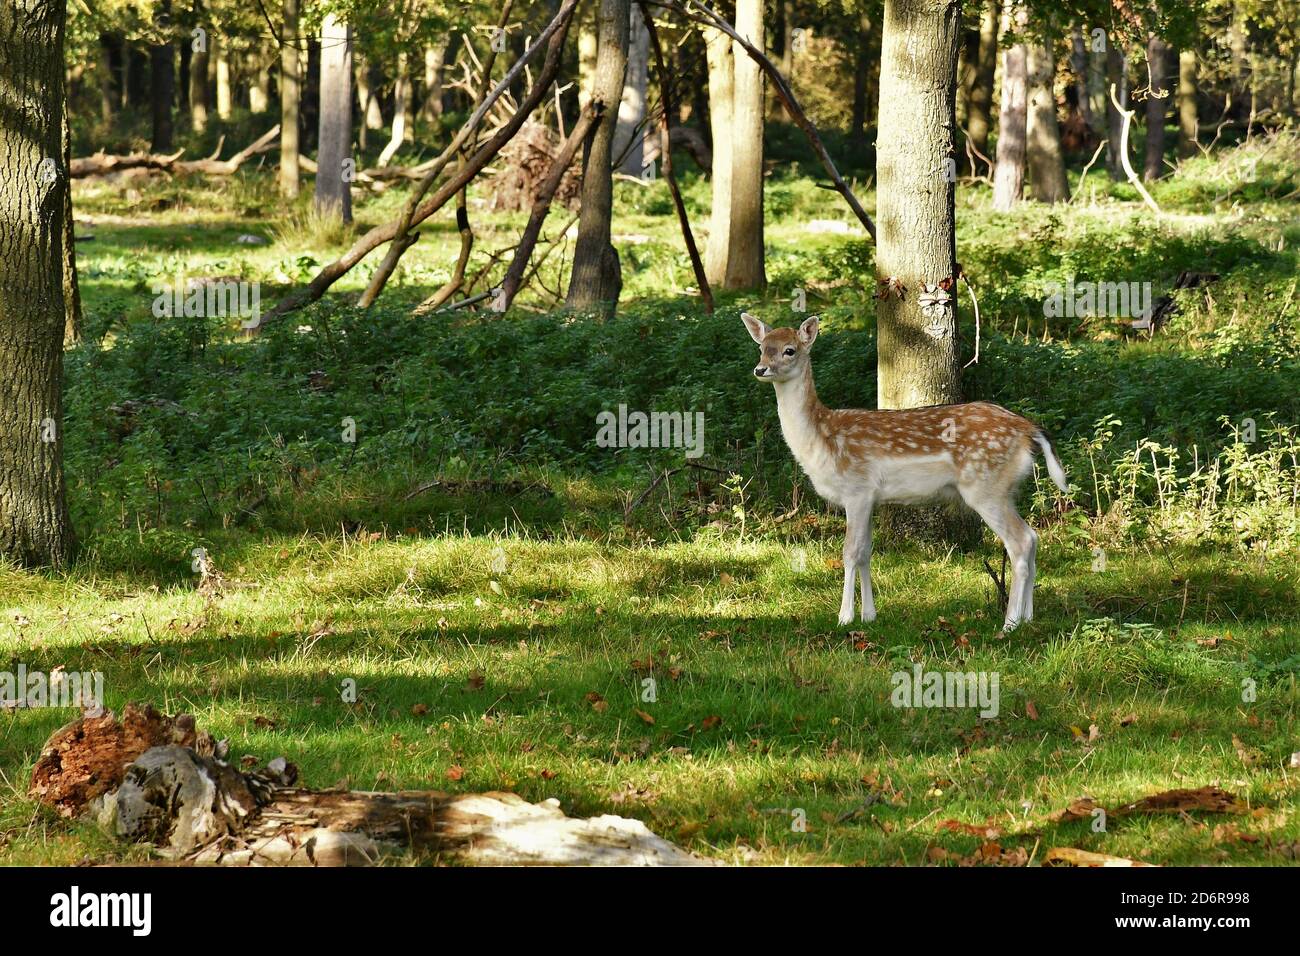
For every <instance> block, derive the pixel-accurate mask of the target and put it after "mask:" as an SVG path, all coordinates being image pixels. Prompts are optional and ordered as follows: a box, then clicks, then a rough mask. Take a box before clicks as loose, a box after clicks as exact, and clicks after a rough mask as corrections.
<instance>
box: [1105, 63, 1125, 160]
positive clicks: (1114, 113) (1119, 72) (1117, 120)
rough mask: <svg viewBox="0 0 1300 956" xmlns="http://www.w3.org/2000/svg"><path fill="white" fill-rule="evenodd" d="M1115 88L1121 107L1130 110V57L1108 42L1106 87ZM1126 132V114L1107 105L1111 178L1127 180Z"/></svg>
mask: <svg viewBox="0 0 1300 956" xmlns="http://www.w3.org/2000/svg"><path fill="white" fill-rule="evenodd" d="M1112 85H1113V86H1114V87H1115V95H1116V98H1117V99H1118V100H1119V102H1120V105H1121V106H1123V107H1124V108H1125V109H1127V108H1128V57H1127V56H1125V55H1124V53H1123V52H1122V51H1121V50H1120V49H1119V47H1117V46H1115V43H1114V41H1113V40H1110V39H1108V40H1107V46H1106V87H1107V89H1109V88H1110V87H1111V86H1112ZM1123 132H1124V114H1123V113H1121V112H1120V111H1119V110H1117V109H1115V104H1114V103H1110V102H1107V104H1106V171H1107V172H1109V173H1110V178H1111V179H1115V180H1120V179H1125V178H1126V175H1125V173H1124V157H1123V154H1122V152H1121V150H1120V145H1119V144H1120V137H1121V136H1122V135H1123Z"/></svg>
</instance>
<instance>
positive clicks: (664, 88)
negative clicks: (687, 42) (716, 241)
mask: <svg viewBox="0 0 1300 956" xmlns="http://www.w3.org/2000/svg"><path fill="white" fill-rule="evenodd" d="M638 5H639V6H640V8H641V19H642V20H644V21H645V26H646V33H648V34H649V35H650V48H651V49H652V50H653V51H654V55H655V70H656V72H657V73H658V74H659V91H660V96H661V97H662V98H663V109H661V110H660V111H659V140H660V144H661V145H660V149H659V152H660V154H661V158H662V160H663V170H664V179H665V180H666V181H667V182H668V192H669V193H671V194H672V197H673V207H674V208H675V209H676V210H677V221H678V223H680V224H681V227H682V241H683V242H685V243H686V253H687V255H689V256H690V257H691V271H693V272H694V273H695V286H696V288H698V289H699V290H700V298H702V299H703V300H704V311H705V312H706V313H708V314H709V315H712V314H713V290H712V289H711V288H710V287H709V277H708V276H707V275H706V274H705V271H704V263H703V262H702V261H701V260H700V250H699V248H698V247H697V246H696V245H695V235H694V233H692V232H691V220H690V217H689V216H687V214H686V204H685V203H684V202H683V201H682V191H681V190H680V189H678V188H677V176H676V175H675V174H674V173H673V141H672V127H671V126H670V124H669V121H668V118H669V117H670V116H672V115H673V113H675V112H676V111H675V110H674V109H673V99H672V81H671V80H670V79H669V77H668V69H667V67H665V66H664V51H663V47H662V46H660V44H659V31H658V30H657V29H656V28H655V21H654V17H652V16H651V15H650V8H649V7H648V6H647V5H646V4H645V3H641V2H640V0H638Z"/></svg>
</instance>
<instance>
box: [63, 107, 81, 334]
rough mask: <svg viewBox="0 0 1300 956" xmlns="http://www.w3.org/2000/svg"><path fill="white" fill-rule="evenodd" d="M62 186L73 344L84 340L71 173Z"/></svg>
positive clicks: (67, 164) (66, 139)
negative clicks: (82, 335)
mask: <svg viewBox="0 0 1300 956" xmlns="http://www.w3.org/2000/svg"><path fill="white" fill-rule="evenodd" d="M61 125H62V127H63V129H62V137H63V171H64V172H65V173H70V172H71V169H72V126H71V124H70V123H69V122H68V104H67V102H66V101H65V102H64V104H63V122H62V124H61ZM61 180H63V181H66V182H65V185H66V187H67V188H66V189H64V190H63V305H64V315H65V321H64V327H63V341H64V342H65V343H66V344H69V345H73V344H76V343H77V342H80V341H81V324H82V323H81V319H82V316H81V284H80V283H79V282H78V281H77V236H76V226H75V222H74V220H73V217H72V177H71V175H65V176H63V177H61Z"/></svg>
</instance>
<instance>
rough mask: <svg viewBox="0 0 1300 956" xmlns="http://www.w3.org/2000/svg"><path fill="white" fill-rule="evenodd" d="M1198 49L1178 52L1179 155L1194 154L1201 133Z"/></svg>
mask: <svg viewBox="0 0 1300 956" xmlns="http://www.w3.org/2000/svg"><path fill="white" fill-rule="evenodd" d="M1196 71H1197V62H1196V50H1195V49H1190V48H1189V49H1185V50H1182V51H1180V52H1179V54H1178V155H1179V156H1193V155H1195V153H1196V140H1197V137H1198V136H1199V135H1200V127H1201V121H1200V115H1199V112H1198V110H1197V106H1196Z"/></svg>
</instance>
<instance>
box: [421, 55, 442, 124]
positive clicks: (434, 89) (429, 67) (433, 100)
mask: <svg viewBox="0 0 1300 956" xmlns="http://www.w3.org/2000/svg"><path fill="white" fill-rule="evenodd" d="M446 56H447V48H446V47H445V46H426V47H425V48H424V102H423V103H422V104H421V105H420V119H421V121H422V122H425V123H436V122H437V121H438V118H439V117H440V116H442V66H443V63H444V62H445V61H446Z"/></svg>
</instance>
